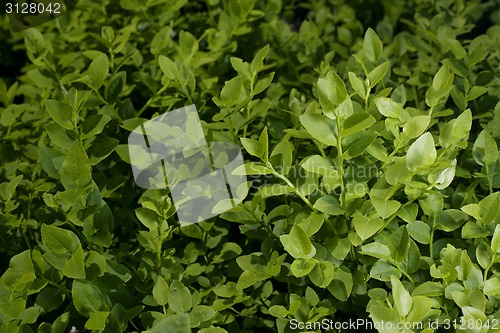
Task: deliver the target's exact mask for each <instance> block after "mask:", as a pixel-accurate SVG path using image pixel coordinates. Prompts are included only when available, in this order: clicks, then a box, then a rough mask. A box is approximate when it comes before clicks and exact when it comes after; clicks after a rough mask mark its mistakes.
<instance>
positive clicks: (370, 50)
mask: <svg viewBox="0 0 500 333" xmlns="http://www.w3.org/2000/svg"><path fill="white" fill-rule="evenodd" d="M382 48H383V45H382V41H381V40H380V38H379V37H378V35H377V33H376V32H375V31H374V30H373V29H372V28H368V30H366V33H365V39H364V41H363V51H365V55H366V57H367V58H368V59H370V60H371V61H377V60H378V58H379V57H380V55H381V54H382Z"/></svg>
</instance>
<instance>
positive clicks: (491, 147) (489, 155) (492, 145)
mask: <svg viewBox="0 0 500 333" xmlns="http://www.w3.org/2000/svg"><path fill="white" fill-rule="evenodd" d="M472 157H473V158H474V160H475V161H476V163H477V164H479V165H482V166H488V165H491V164H493V163H495V162H496V161H497V160H498V147H497V143H496V141H495V139H493V138H492V137H491V135H490V134H489V133H488V132H487V131H485V130H482V131H481V133H479V136H478V137H477V139H476V141H475V142H474V145H473V146H472Z"/></svg>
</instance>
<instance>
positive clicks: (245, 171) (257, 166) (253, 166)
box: [232, 162, 273, 175]
mask: <svg viewBox="0 0 500 333" xmlns="http://www.w3.org/2000/svg"><path fill="white" fill-rule="evenodd" d="M272 173H273V170H272V169H271V168H269V167H268V166H266V165H264V164H262V163H256V162H247V163H245V164H244V165H242V166H239V167H237V168H236V169H234V170H233V172H232V174H233V175H270V174H272Z"/></svg>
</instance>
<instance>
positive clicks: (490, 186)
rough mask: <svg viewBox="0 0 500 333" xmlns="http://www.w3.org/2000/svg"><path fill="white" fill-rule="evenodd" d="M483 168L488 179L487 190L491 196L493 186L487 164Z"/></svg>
mask: <svg viewBox="0 0 500 333" xmlns="http://www.w3.org/2000/svg"><path fill="white" fill-rule="evenodd" d="M484 167H485V168H486V176H487V179H488V188H489V189H490V194H493V184H492V183H491V175H490V168H489V167H488V164H485V166H484Z"/></svg>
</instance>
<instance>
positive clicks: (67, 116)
mask: <svg viewBox="0 0 500 333" xmlns="http://www.w3.org/2000/svg"><path fill="white" fill-rule="evenodd" d="M45 107H46V109H47V112H48V113H49V115H50V117H51V118H52V119H53V120H54V121H55V122H56V123H58V124H59V125H61V126H62V127H64V128H66V129H73V122H72V121H71V117H72V115H73V109H72V108H71V106H70V105H68V104H66V103H64V102H61V101H58V100H54V99H48V100H46V101H45Z"/></svg>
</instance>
